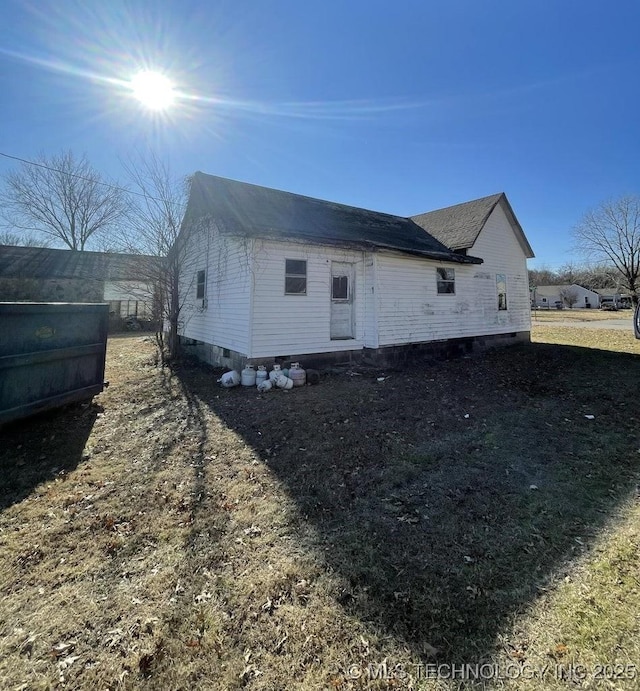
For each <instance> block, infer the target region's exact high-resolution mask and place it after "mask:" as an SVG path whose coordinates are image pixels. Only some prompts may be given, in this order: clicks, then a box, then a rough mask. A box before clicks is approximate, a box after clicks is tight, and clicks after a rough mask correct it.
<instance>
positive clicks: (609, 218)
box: [573, 196, 640, 304]
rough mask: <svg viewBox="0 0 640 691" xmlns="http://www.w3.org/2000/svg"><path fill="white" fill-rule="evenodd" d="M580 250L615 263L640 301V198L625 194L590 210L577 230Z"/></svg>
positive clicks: (590, 256) (575, 237)
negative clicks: (639, 297)
mask: <svg viewBox="0 0 640 691" xmlns="http://www.w3.org/2000/svg"><path fill="white" fill-rule="evenodd" d="M573 235H574V239H575V241H576V244H577V246H578V250H579V251H580V252H581V253H582V254H583V255H585V256H587V257H589V258H591V259H594V260H595V261H598V262H606V263H609V264H611V265H612V266H614V267H615V268H616V269H617V271H618V272H619V273H620V274H621V275H622V277H623V280H624V286H625V287H626V288H627V289H628V290H629V292H630V293H631V297H632V299H633V302H634V303H635V304H637V303H638V289H639V288H640V285H639V277H640V198H639V197H637V196H628V197H621V198H620V199H616V200H613V201H608V202H604V203H603V204H601V205H600V206H598V207H597V208H596V209H593V210H592V211H589V212H587V213H586V214H585V215H584V217H583V218H582V220H581V221H580V223H579V224H578V225H577V226H576V227H575V229H574V231H573Z"/></svg>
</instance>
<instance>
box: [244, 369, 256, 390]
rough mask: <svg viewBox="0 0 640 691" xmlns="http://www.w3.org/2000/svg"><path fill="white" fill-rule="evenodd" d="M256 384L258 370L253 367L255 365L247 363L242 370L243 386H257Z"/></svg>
mask: <svg viewBox="0 0 640 691" xmlns="http://www.w3.org/2000/svg"><path fill="white" fill-rule="evenodd" d="M255 385H256V371H255V370H254V369H253V365H245V368H244V369H243V370H242V386H255Z"/></svg>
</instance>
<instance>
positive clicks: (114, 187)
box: [0, 151, 186, 207]
mask: <svg viewBox="0 0 640 691" xmlns="http://www.w3.org/2000/svg"><path fill="white" fill-rule="evenodd" d="M0 156H4V158H10V159H11V160H12V161H19V162H20V163H25V164H26V165H29V166H35V167H37V168H44V169H45V170H50V171H52V172H53V173H60V174H61V175H68V176H69V177H72V178H78V180H84V181H85V182H92V183H94V184H96V185H104V186H105V187H108V188H109V189H112V190H118V191H119V192H124V193H125V194H134V195H136V196H137V197H142V198H143V199H153V201H156V202H162V203H163V204H164V203H166V201H167V200H166V199H160V198H159V197H153V196H151V195H150V194H144V193H143V192H135V191H134V190H128V189H127V188H126V187H121V186H119V185H112V184H110V183H108V182H104V181H103V180H92V179H91V178H86V177H84V176H83V175H78V174H77V173H70V172H68V171H66V170H60V169H59V168H53V167H52V166H48V165H46V164H44V163H38V162H36V161H29V160H27V159H26V158H20V157H19V156H12V155H11V154H5V153H4V152H2V151H0ZM180 206H182V207H186V204H180Z"/></svg>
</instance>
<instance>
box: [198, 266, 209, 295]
mask: <svg viewBox="0 0 640 691" xmlns="http://www.w3.org/2000/svg"><path fill="white" fill-rule="evenodd" d="M206 279H207V272H206V271H204V270H202V271H198V273H197V275H196V300H204V294H205V285H206Z"/></svg>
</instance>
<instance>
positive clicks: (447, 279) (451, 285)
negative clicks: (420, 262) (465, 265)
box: [436, 268, 456, 295]
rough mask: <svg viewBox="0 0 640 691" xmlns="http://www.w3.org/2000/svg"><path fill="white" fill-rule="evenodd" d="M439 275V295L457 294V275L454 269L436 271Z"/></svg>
mask: <svg viewBox="0 0 640 691" xmlns="http://www.w3.org/2000/svg"><path fill="white" fill-rule="evenodd" d="M436 271H437V275H438V295H445V294H447V293H449V294H450V293H455V292H456V274H455V270H454V269H440V268H439V269H436Z"/></svg>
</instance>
